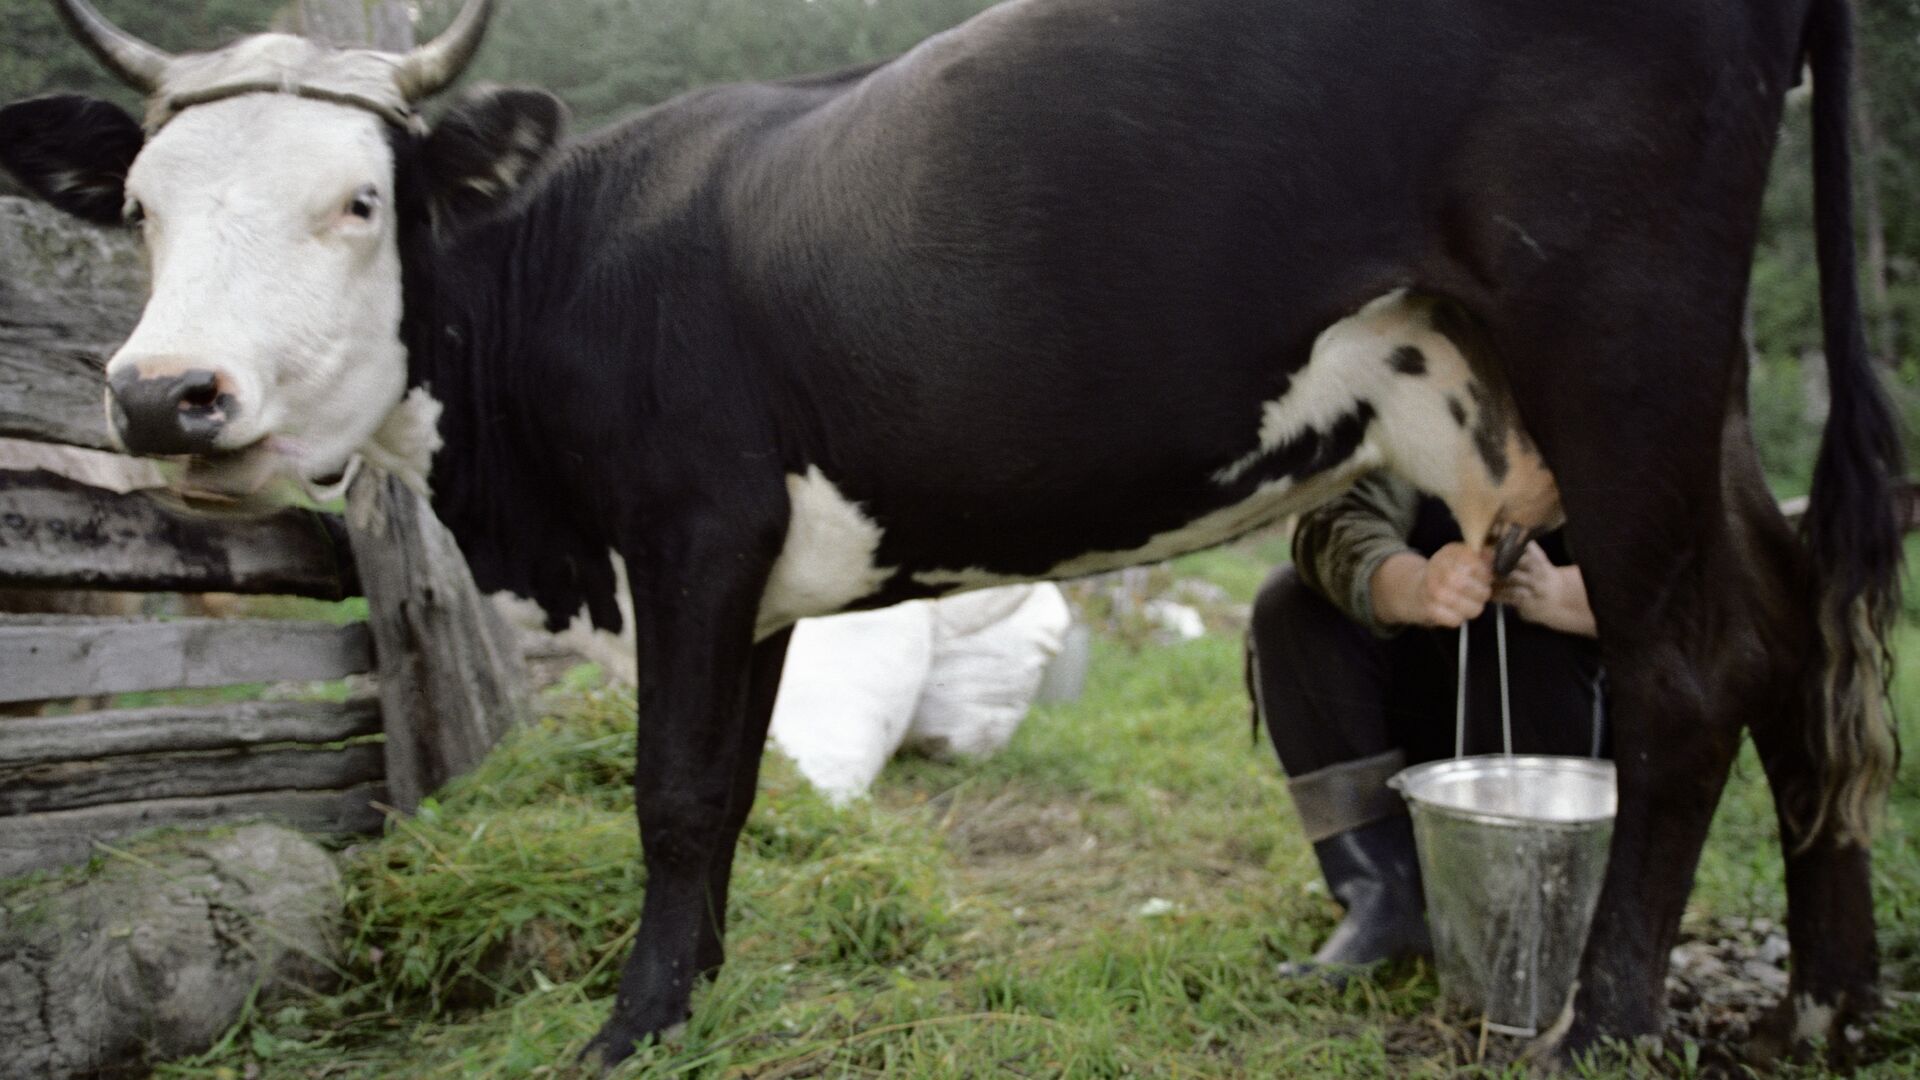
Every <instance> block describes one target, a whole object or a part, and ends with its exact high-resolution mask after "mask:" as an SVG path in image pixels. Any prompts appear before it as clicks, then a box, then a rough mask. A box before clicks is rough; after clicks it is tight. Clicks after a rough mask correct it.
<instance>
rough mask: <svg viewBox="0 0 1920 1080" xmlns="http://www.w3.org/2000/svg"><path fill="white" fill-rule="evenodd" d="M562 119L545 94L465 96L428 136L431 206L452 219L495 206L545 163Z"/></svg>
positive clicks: (562, 109) (495, 91) (510, 91)
mask: <svg viewBox="0 0 1920 1080" xmlns="http://www.w3.org/2000/svg"><path fill="white" fill-rule="evenodd" d="M566 115H567V107H566V106H565V105H562V104H561V103H560V99H559V98H556V97H554V96H553V95H552V94H549V93H547V92H546V91H544V90H525V89H518V88H499V87H487V88H482V89H476V90H472V91H469V92H468V93H467V94H466V95H465V96H464V97H462V98H461V99H460V100H459V101H458V102H456V103H455V104H454V106H453V108H452V109H449V110H448V111H447V114H446V115H445V116H443V117H441V119H440V122H439V123H438V124H436V125H434V128H433V132H432V134H430V135H428V136H427V144H426V160H427V169H428V172H429V174H430V175H431V176H432V177H433V196H434V201H435V202H436V203H437V204H438V205H440V206H441V207H443V208H445V209H446V210H448V211H450V212H451V213H452V214H453V215H454V216H455V217H466V216H469V215H473V214H480V213H485V212H486V211H487V210H489V209H491V208H493V207H494V206H496V205H498V204H499V203H500V202H501V201H502V200H504V199H506V198H507V197H508V196H509V195H511V194H513V192H514V190H515V189H516V188H518V187H519V186H520V185H521V184H522V183H523V182H524V181H525V180H526V179H527V177H528V176H530V175H532V174H533V172H534V170H535V169H537V168H539V166H540V163H541V162H543V161H545V160H546V158H547V155H548V153H549V152H550V151H552V149H553V146H554V143H555V142H557V141H559V138H560V130H561V128H562V127H563V126H565V124H566Z"/></svg>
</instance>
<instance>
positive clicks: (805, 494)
mask: <svg viewBox="0 0 1920 1080" xmlns="http://www.w3.org/2000/svg"><path fill="white" fill-rule="evenodd" d="M787 501H788V504H789V506H790V508H791V509H790V515H791V516H790V517H789V518H788V519H787V539H786V542H785V543H784V544H783V545H781V548H780V557H779V558H778V559H777V560H775V561H774V564H773V572H772V574H771V575H770V576H769V577H768V579H767V589H766V592H765V593H763V594H762V595H761V597H760V614H759V617H758V618H757V619H756V620H755V623H754V637H755V640H758V639H761V638H765V637H767V636H768V635H770V634H772V633H774V632H775V631H778V630H780V629H782V628H784V627H787V626H790V625H792V624H793V623H794V621H795V620H798V619H802V618H805V617H807V616H809V615H825V614H829V613H831V612H835V611H840V610H843V609H845V608H846V607H847V605H849V604H851V603H853V602H854V601H856V600H859V599H860V598H862V597H865V596H871V595H872V594H874V593H876V592H878V591H879V590H880V587H881V586H882V585H884V584H885V583H886V581H887V579H888V578H889V577H892V576H893V571H891V570H888V569H885V568H883V567H880V566H878V565H876V564H875V562H874V554H875V553H876V552H877V551H879V550H880V535H881V530H880V526H879V525H878V524H876V523H875V522H874V520H873V519H872V518H870V517H868V516H867V515H866V513H865V512H864V511H862V510H861V509H860V507H859V506H858V505H857V504H855V503H853V502H852V501H850V500H848V499H847V497H846V496H844V495H842V494H840V489H839V488H838V487H835V486H834V483H833V481H831V480H829V479H827V477H826V474H825V473H822V472H821V471H820V467H819V466H817V465H813V466H808V468H807V471H806V474H805V475H804V476H802V475H795V474H791V473H790V474H788V476H787Z"/></svg>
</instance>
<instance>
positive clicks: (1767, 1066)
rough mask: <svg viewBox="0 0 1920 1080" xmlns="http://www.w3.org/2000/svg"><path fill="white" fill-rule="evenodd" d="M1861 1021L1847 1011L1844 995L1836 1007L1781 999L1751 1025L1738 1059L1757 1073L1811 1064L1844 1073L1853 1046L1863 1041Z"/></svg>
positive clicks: (1805, 997)
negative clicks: (1796, 1064) (1786, 1063)
mask: <svg viewBox="0 0 1920 1080" xmlns="http://www.w3.org/2000/svg"><path fill="white" fill-rule="evenodd" d="M1862 1019H1864V1015H1863V1011H1861V1010H1856V1009H1853V1008H1851V1007H1850V1003H1849V1002H1847V1001H1846V1000H1845V996H1844V995H1842V1000H1841V1002H1840V1003H1839V1004H1837V1005H1827V1004H1822V1003H1821V1002H1819V1001H1816V1000H1815V999H1814V998H1813V996H1812V995H1810V994H1795V995H1792V996H1790V997H1786V998H1782V999H1781V1000H1780V1003H1779V1004H1778V1005H1775V1006H1774V1007H1773V1008H1772V1009H1771V1010H1770V1011H1769V1012H1768V1013H1767V1015H1766V1016H1765V1017H1764V1018H1762V1019H1761V1020H1760V1022H1759V1023H1757V1024H1755V1025H1754V1029H1753V1035H1752V1037H1751V1038H1749V1039H1748V1040H1747V1045H1746V1048H1745V1052H1744V1053H1743V1054H1742V1057H1743V1058H1744V1062H1745V1064H1747V1065H1750V1066H1752V1067H1753V1068H1755V1069H1758V1070H1761V1071H1772V1070H1774V1069H1776V1068H1778V1067H1779V1066H1780V1065H1781V1064H1783V1063H1785V1062H1796V1063H1810V1062H1814V1061H1819V1062H1821V1063H1823V1064H1825V1065H1826V1067H1827V1068H1829V1069H1834V1070H1838V1071H1846V1070H1849V1069H1850V1068H1851V1066H1852V1065H1854V1064H1855V1062H1854V1060H1853V1059H1854V1057H1855V1056H1856V1053H1855V1051H1856V1049H1857V1046H1856V1044H1857V1043H1858V1042H1860V1041H1861V1039H1862V1038H1863V1035H1862V1033H1861V1031H1860V1029H1859V1027H1858V1026H1856V1025H1857V1023H1858V1021H1860V1020H1862Z"/></svg>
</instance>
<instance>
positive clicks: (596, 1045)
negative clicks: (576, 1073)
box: [579, 1017, 687, 1076]
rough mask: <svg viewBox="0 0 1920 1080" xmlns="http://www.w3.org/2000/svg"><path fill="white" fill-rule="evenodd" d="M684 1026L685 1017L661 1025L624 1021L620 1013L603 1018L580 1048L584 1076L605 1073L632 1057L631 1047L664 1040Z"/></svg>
mask: <svg viewBox="0 0 1920 1080" xmlns="http://www.w3.org/2000/svg"><path fill="white" fill-rule="evenodd" d="M686 1029H687V1024H686V1021H684V1020H681V1021H679V1022H677V1023H673V1024H668V1025H665V1026H662V1027H648V1026H646V1025H644V1024H627V1023H623V1022H622V1021H621V1020H620V1018H619V1017H614V1018H613V1019H611V1020H608V1021H607V1022H606V1025H605V1026H603V1027H602V1028H601V1029H600V1032H599V1034H597V1035H595V1036H594V1037H593V1040H592V1041H591V1042H589V1043H587V1048H586V1049H585V1050H582V1051H580V1059H579V1061H580V1067H581V1069H582V1070H584V1074H585V1075H587V1076H605V1075H607V1074H608V1073H610V1072H612V1071H613V1070H614V1069H615V1068H616V1067H618V1066H619V1064H620V1063H621V1062H623V1061H625V1060H627V1059H628V1058H630V1057H632V1056H633V1054H634V1051H636V1050H638V1049H639V1048H640V1047H641V1046H643V1045H645V1044H647V1043H650V1042H656V1041H658V1042H666V1041H670V1040H672V1039H673V1038H674V1036H676V1035H679V1034H680V1033H681V1032H684V1031H685V1030H686Z"/></svg>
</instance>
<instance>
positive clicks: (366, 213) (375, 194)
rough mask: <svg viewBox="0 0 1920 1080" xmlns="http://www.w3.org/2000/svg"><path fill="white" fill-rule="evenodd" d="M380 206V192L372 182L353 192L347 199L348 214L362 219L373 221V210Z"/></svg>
mask: <svg viewBox="0 0 1920 1080" xmlns="http://www.w3.org/2000/svg"><path fill="white" fill-rule="evenodd" d="M379 206H380V192H379V190H378V189H376V188H375V187H374V186H373V185H372V184H366V185H364V186H362V187H361V188H360V190H359V191H356V192H354V193H353V198H351V199H348V200H347V216H349V217H356V218H359V219H360V220H361V221H372V220H373V212H374V211H375V210H376V209H378V208H379Z"/></svg>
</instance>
